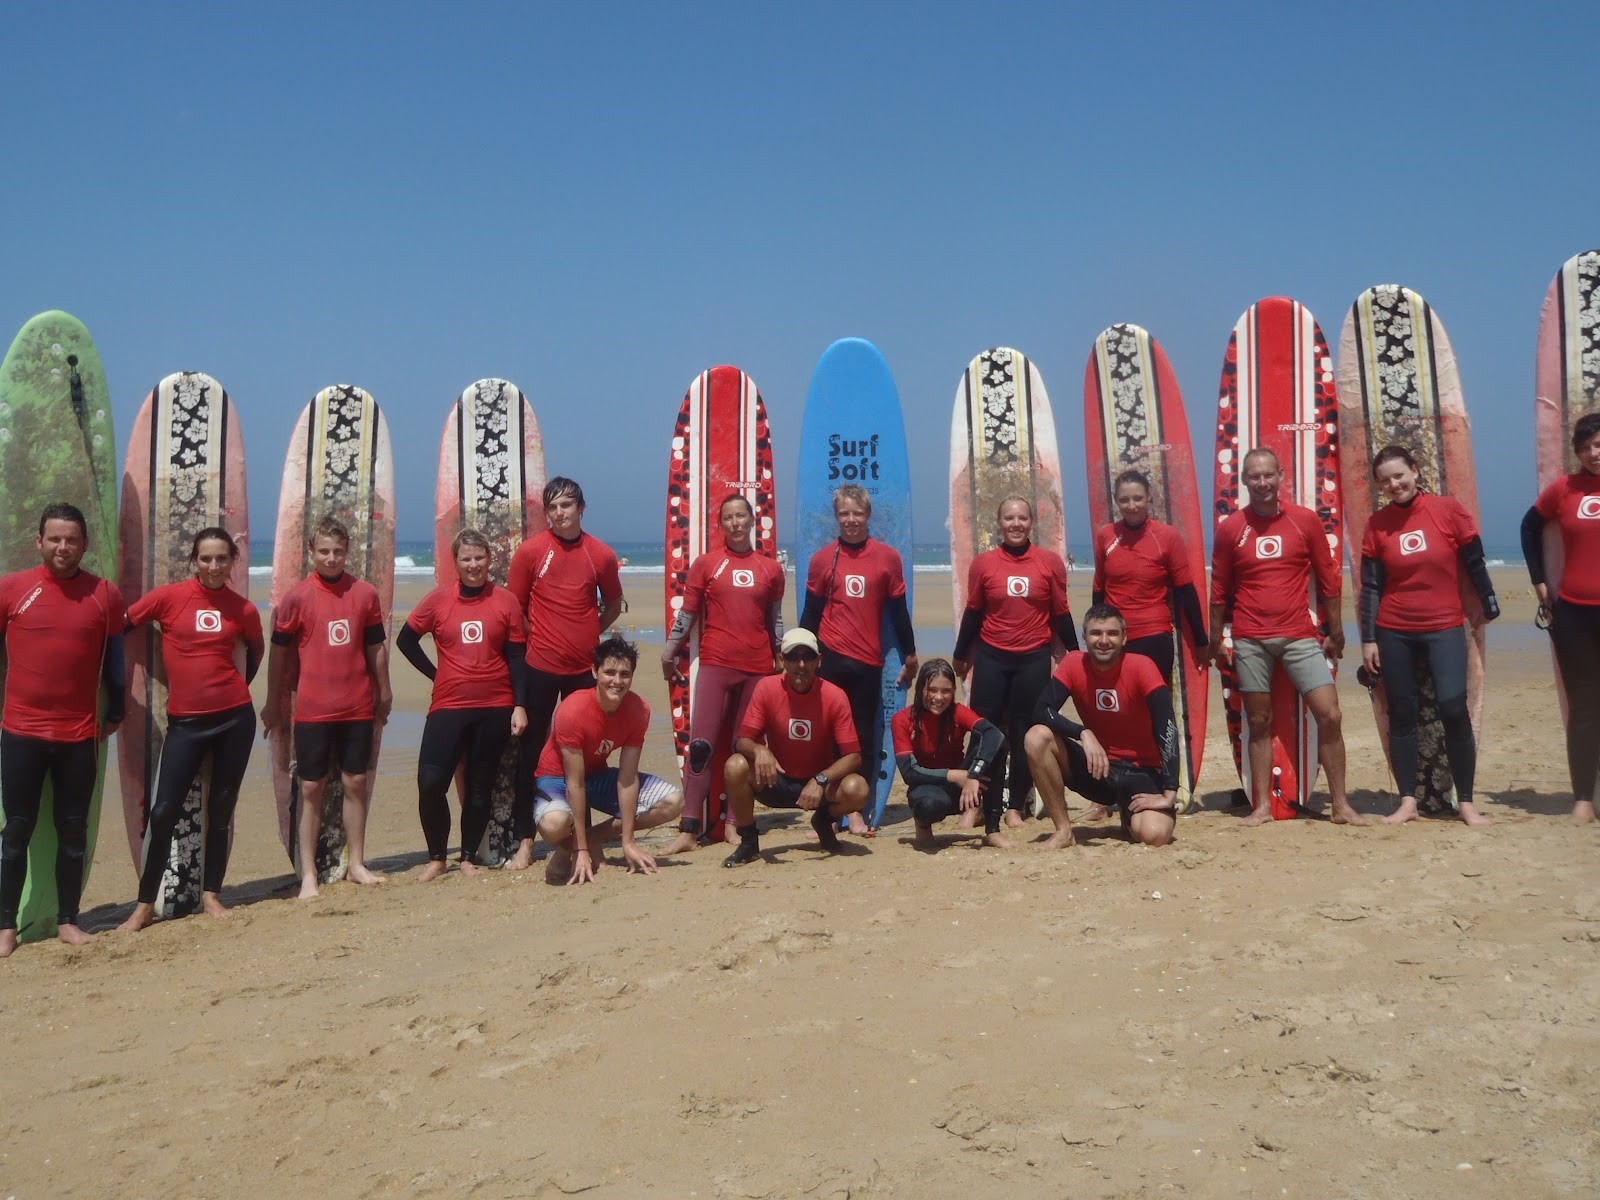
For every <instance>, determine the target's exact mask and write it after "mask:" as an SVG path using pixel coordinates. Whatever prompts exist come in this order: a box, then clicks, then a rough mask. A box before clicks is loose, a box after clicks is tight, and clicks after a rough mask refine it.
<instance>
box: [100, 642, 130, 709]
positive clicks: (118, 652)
mask: <svg viewBox="0 0 1600 1200" xmlns="http://www.w3.org/2000/svg"><path fill="white" fill-rule="evenodd" d="M125 655H126V649H125V647H124V645H123V638H122V635H121V634H120V633H113V634H111V635H110V636H109V637H107V638H106V665H105V681H106V719H105V721H104V722H103V725H102V730H101V731H102V732H103V733H110V732H111V731H112V730H114V729H115V728H116V727H117V726H118V725H120V724H122V720H123V718H124V717H126V716H127V715H128V667H127V658H126V657H125Z"/></svg>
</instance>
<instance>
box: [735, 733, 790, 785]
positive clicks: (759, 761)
mask: <svg viewBox="0 0 1600 1200" xmlns="http://www.w3.org/2000/svg"><path fill="white" fill-rule="evenodd" d="M733 748H734V750H735V751H736V752H738V753H739V754H742V755H744V756H745V757H746V758H747V759H749V760H750V777H751V779H752V781H753V782H754V783H755V789H754V790H756V791H758V792H759V791H764V790H765V789H767V788H769V787H771V786H772V785H773V784H775V783H777V782H778V776H779V775H780V774H781V773H782V767H781V766H780V765H779V763H778V759H777V756H776V755H774V754H773V753H772V751H771V749H769V748H768V747H767V746H766V745H764V744H763V743H761V742H758V741H755V740H754V739H753V738H748V737H742V736H741V737H740V738H738V740H736V741H735V742H734V743H733Z"/></svg>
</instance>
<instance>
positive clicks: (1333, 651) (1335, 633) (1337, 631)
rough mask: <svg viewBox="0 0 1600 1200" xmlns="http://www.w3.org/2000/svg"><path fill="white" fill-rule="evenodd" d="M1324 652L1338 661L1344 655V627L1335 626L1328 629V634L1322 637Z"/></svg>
mask: <svg viewBox="0 0 1600 1200" xmlns="http://www.w3.org/2000/svg"><path fill="white" fill-rule="evenodd" d="M1322 652H1323V653H1324V654H1325V655H1327V656H1328V657H1329V658H1331V659H1333V660H1334V661H1335V662H1337V661H1338V660H1339V659H1341V658H1343V657H1344V627H1343V626H1340V625H1335V626H1333V627H1332V628H1331V629H1330V630H1329V631H1328V636H1327V637H1325V638H1323V639H1322Z"/></svg>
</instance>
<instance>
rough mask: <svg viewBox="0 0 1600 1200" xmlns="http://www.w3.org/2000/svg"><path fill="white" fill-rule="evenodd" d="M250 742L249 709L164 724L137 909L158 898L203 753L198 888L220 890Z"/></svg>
mask: <svg viewBox="0 0 1600 1200" xmlns="http://www.w3.org/2000/svg"><path fill="white" fill-rule="evenodd" d="M255 740H256V710H255V707H254V706H253V705H250V704H241V705H239V707H238V708H230V709H228V710H227V711H226V712H219V713H206V714H204V715H202V716H197V717H171V718H169V719H168V721H167V740H166V742H165V743H163V744H162V747H161V773H160V775H159V776H158V777H157V779H156V794H155V799H154V800H153V801H151V804H150V811H149V812H148V813H147V814H146V815H145V849H144V870H143V871H141V872H140V873H139V903H140V904H154V903H155V902H156V898H157V897H158V896H159V895H160V894H161V876H162V875H163V874H165V873H166V869H167V860H168V858H170V857H171V854H172V830H173V827H174V826H176V825H177V823H178V815H179V814H180V813H182V812H183V801H184V797H186V796H187V795H188V794H189V786H190V785H191V784H192V783H193V782H194V779H195V776H196V775H198V774H200V768H201V766H202V764H203V762H204V760H205V757H206V755H207V754H209V755H211V790H210V792H209V793H208V794H207V796H206V844H205V869H204V871H203V872H202V875H203V879H202V880H201V884H200V886H201V889H202V890H203V891H207V892H220V891H221V890H222V878H223V876H224V875H226V874H227V872H228V850H229V848H230V847H231V845H232V842H233V837H232V834H233V809H234V806H235V805H236V804H238V803H239V785H240V784H242V783H243V782H244V771H245V768H246V767H247V766H249V765H250V749H251V747H252V746H254V745H255Z"/></svg>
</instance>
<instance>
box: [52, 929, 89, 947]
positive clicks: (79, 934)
mask: <svg viewBox="0 0 1600 1200" xmlns="http://www.w3.org/2000/svg"><path fill="white" fill-rule="evenodd" d="M56 941H58V942H65V943H66V944H67V945H69V946H87V945H88V944H89V943H90V942H92V941H94V935H93V934H89V933H85V932H84V931H83V930H81V929H79V928H78V927H77V926H76V925H57V926H56Z"/></svg>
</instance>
